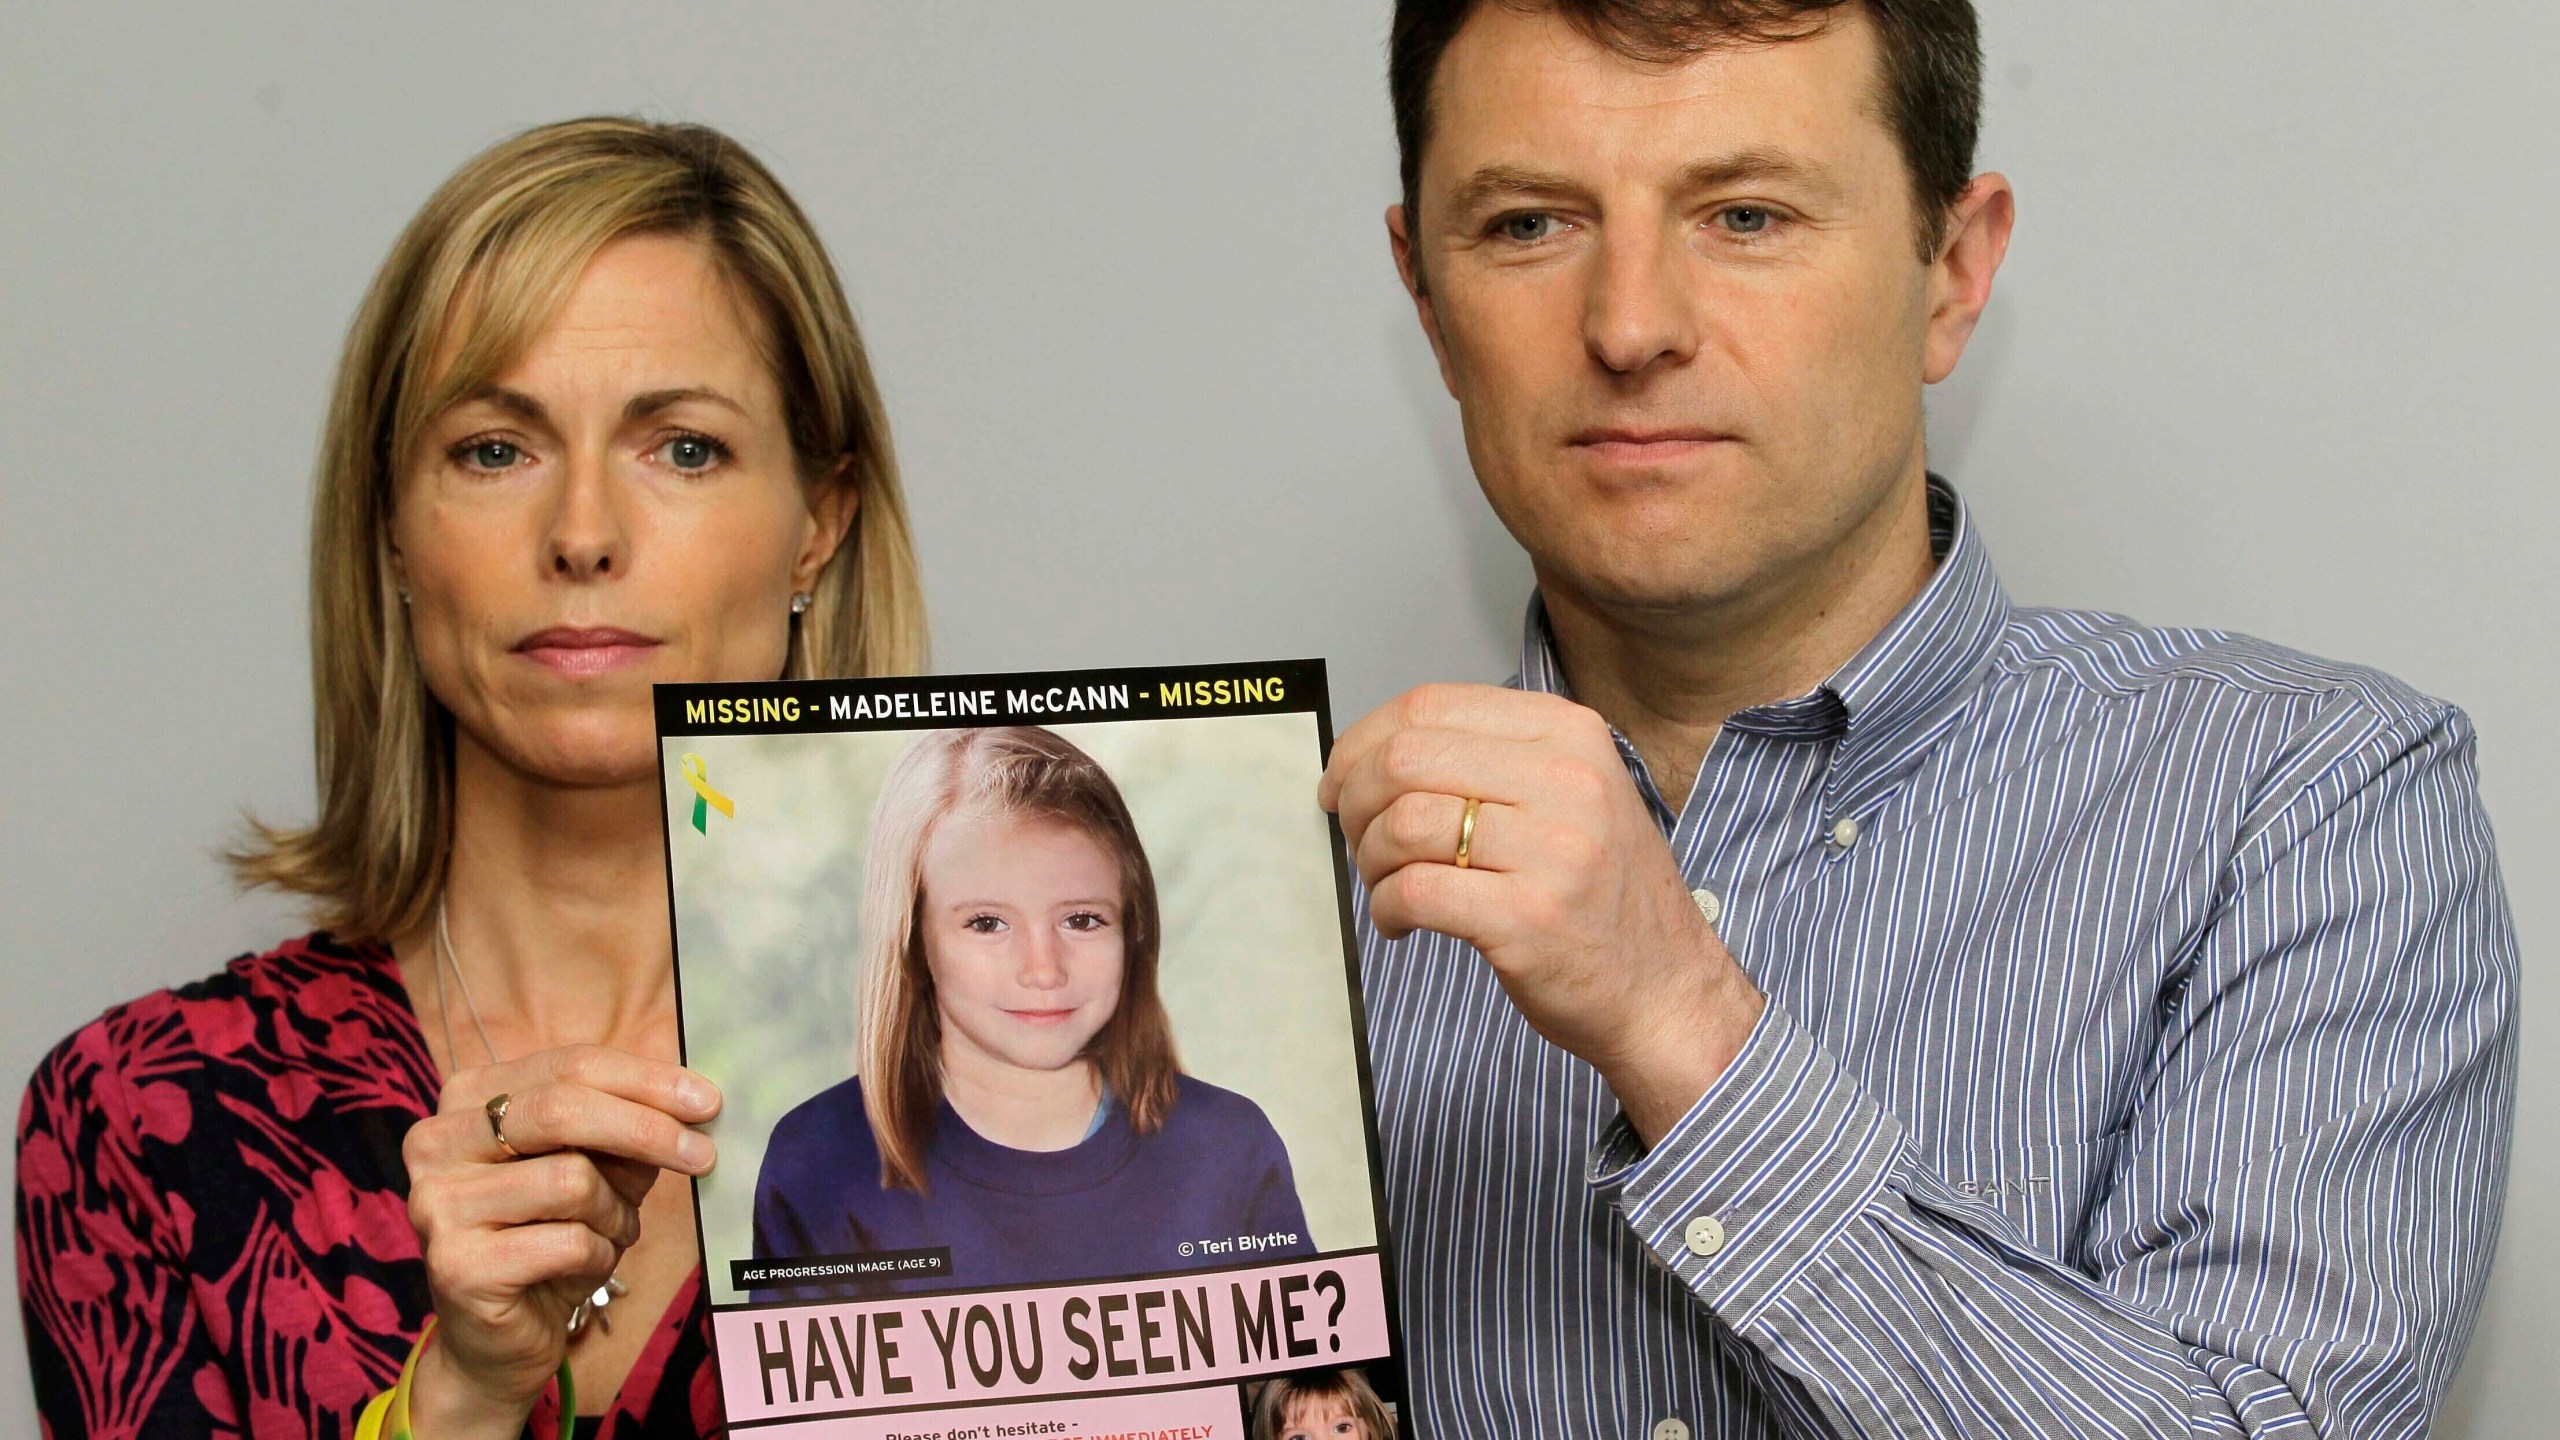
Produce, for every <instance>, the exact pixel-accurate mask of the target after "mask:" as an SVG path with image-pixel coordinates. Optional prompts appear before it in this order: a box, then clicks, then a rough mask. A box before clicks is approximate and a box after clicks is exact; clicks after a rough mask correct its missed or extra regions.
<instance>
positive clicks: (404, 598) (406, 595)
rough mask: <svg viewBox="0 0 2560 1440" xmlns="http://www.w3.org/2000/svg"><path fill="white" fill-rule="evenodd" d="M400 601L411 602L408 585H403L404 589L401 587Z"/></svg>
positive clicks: (403, 602)
mask: <svg viewBox="0 0 2560 1440" xmlns="http://www.w3.org/2000/svg"><path fill="white" fill-rule="evenodd" d="M400 603H401V604H403V605H406V604H408V603H409V591H408V589H407V587H405V586H404V587H402V589H401V591H400Z"/></svg>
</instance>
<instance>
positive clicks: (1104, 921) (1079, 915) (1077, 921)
mask: <svg viewBox="0 0 2560 1440" xmlns="http://www.w3.org/2000/svg"><path fill="white" fill-rule="evenodd" d="M1110 923H1111V921H1110V920H1109V919H1108V918H1107V917H1105V916H1102V915H1099V914H1096V913H1095V912H1093V911H1091V910H1079V911H1077V912H1076V913H1074V914H1073V915H1070V916H1068V917H1067V928H1068V929H1070V930H1100V929H1102V928H1103V927H1104V926H1106V925H1109V924H1110Z"/></svg>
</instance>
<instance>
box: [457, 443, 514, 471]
mask: <svg viewBox="0 0 2560 1440" xmlns="http://www.w3.org/2000/svg"><path fill="white" fill-rule="evenodd" d="M454 458H455V459H456V460H459V461H460V462H462V463H463V464H465V465H468V466H470V467H471V468H472V469H474V470H505V469H507V468H509V467H511V466H514V465H519V464H522V463H523V461H524V451H523V450H521V449H518V448H517V447H516V445H515V444H514V443H513V442H512V441H507V440H466V441H464V442H463V443H462V444H461V445H459V446H457V447H455V450H454Z"/></svg>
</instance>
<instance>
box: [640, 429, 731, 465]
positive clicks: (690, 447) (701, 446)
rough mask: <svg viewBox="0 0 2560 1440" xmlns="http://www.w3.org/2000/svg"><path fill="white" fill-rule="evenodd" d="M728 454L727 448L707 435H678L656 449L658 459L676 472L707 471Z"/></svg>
mask: <svg viewBox="0 0 2560 1440" xmlns="http://www.w3.org/2000/svg"><path fill="white" fill-rule="evenodd" d="M728 454H729V450H728V447H727V446H725V445H723V444H721V443H720V442H719V441H717V440H714V439H712V438H711V437H710V436H708V435H678V436H677V437H675V438H674V439H672V440H669V441H668V442H667V443H666V444H664V445H661V446H659V447H658V458H659V459H661V460H663V461H665V462H666V463H667V464H668V465H669V466H671V467H673V468H675V469H677V470H708V469H710V468H711V467H712V466H714V465H716V464H718V463H720V462H721V461H722V460H725V459H727V458H728Z"/></svg>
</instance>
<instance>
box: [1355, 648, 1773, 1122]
mask: <svg viewBox="0 0 2560 1440" xmlns="http://www.w3.org/2000/svg"><path fill="white" fill-rule="evenodd" d="M1317 798H1318V800H1319V802H1320V803H1322V804H1323V805H1324V807H1325V808H1326V809H1328V810H1332V811H1334V812H1335V813H1336V814H1338V815H1340V816H1341V817H1342V829H1343V834H1344V837H1345V838H1346V839H1347V840H1348V841H1349V842H1350V846H1351V854H1352V858H1353V861H1354V862H1355V863H1356V864H1357V865H1358V866H1359V868H1360V876H1361V879H1363V880H1364V881H1366V882H1367V883H1368V886H1369V911H1370V918H1371V920H1372V921H1373V922H1374V923H1375V924H1376V925H1377V927H1378V930H1379V932H1380V933H1381V934H1384V935H1386V936H1387V937H1388V938H1390V939H1395V938H1399V937H1401V936H1403V935H1405V934H1406V933H1408V932H1410V931H1414V930H1436V931H1438V932H1440V933H1441V934H1444V935H1451V936H1455V937H1456V938H1458V939H1460V940H1464V941H1466V942H1467V943H1468V944H1470V945H1473V946H1474V947H1475V948H1476V949H1477V950H1478V951H1479V952H1481V953H1482V954H1483V955H1484V957H1485V959H1486V960H1487V961H1489V962H1491V964H1492V965H1493V969H1494V974H1495V976H1496V977H1497V978H1498V979H1499V980H1500V981H1501V982H1502V988H1503V990H1504V992H1505V993H1507V994H1508V995H1509V996H1510V997H1511V1003H1512V1004H1513V1005H1515V1006H1517V1007H1519V1010H1520V1013H1521V1015H1522V1016H1524V1017H1525V1018H1526V1019H1527V1020H1528V1022H1529V1024H1530V1025H1531V1026H1532V1027H1534V1028H1535V1029H1536V1030H1537V1032H1538V1033H1539V1034H1541V1035H1543V1036H1545V1037H1546V1038H1547V1039H1548V1040H1550V1041H1552V1042H1554V1043H1555V1044H1556V1045H1558V1046H1560V1047H1562V1048H1564V1049H1566V1050H1569V1051H1571V1052H1572V1053H1574V1054H1576V1055H1579V1056H1581V1057H1582V1058H1583V1059H1584V1060H1586V1061H1588V1062H1590V1064H1591V1066H1592V1067H1593V1068H1594V1069H1596V1070H1598V1071H1599V1072H1600V1074H1601V1077H1602V1078H1603V1079H1604V1080H1606V1081H1607V1082H1608V1083H1609V1087H1610V1089H1611V1090H1612V1091H1614V1092H1615V1093H1616V1094H1617V1097H1618V1103H1619V1104H1620V1105H1621V1106H1622V1107H1623V1108H1624V1109H1625V1110H1626V1112H1627V1118H1628V1120H1629V1121H1631V1122H1632V1123H1633V1124H1634V1125H1635V1127H1636V1132H1637V1133H1638V1134H1639V1135H1641V1136H1643V1137H1644V1139H1645V1141H1646V1143H1648V1144H1651V1143H1652V1142H1654V1141H1657V1140H1659V1139H1660V1138H1661V1137H1662V1134H1663V1132H1664V1131H1666V1130H1668V1129H1669V1128H1670V1127H1671V1125H1672V1124H1673V1123H1674V1122H1676V1121H1677V1120H1678V1119H1679V1118H1680V1116H1681V1115H1682V1114H1684V1113H1685V1112H1686V1111H1687V1110H1688V1109H1689V1107H1690V1106H1691V1105H1694V1104H1696V1103H1697V1100H1698V1097H1699V1096H1701V1095H1704V1094H1705V1093H1706V1091H1707V1088H1708V1087H1709V1086H1711V1085H1713V1084H1714V1083H1715V1081H1716V1078H1717V1077H1718V1076H1720V1075H1722V1074H1723V1073H1724V1070H1725V1067H1726V1066H1727V1065H1730V1064H1731V1063H1732V1062H1733V1057H1734V1056H1735V1055H1737V1054H1739V1053H1740V1052H1741V1049H1742V1045H1743V1042H1744V1041H1745V1040H1746V1039H1748V1038H1749V1036H1750V1034H1751V1027H1752V1026H1753V1025H1754V1024H1755V1023H1756V1022H1757V1021H1758V1020H1759V1018H1760V1012H1761V1009H1762V1007H1763V1004H1764V1002H1763V1000H1762V998H1761V996H1760V992H1759V991H1758V989H1757V988H1755V987H1754V986H1753V985H1752V984H1751V981H1750V977H1748V976H1746V975H1744V974H1743V973H1742V969H1741V967H1740V966H1738V965H1736V964H1735V963H1734V960H1733V955H1732V953H1731V952H1729V951H1727V950H1726V949H1725V948H1724V942H1723V941H1722V940H1720V939H1718V938H1717V937H1716V933H1715V931H1714V930H1713V929H1712V928H1711V927H1709V926H1708V924H1707V922H1706V917H1705V916H1703V915H1701V914H1699V913H1698V907H1697V904H1696V902H1695V901H1693V900H1692V899H1691V898H1690V895H1689V888H1688V885H1687V883H1686V882H1685V881H1684V880H1683V879H1682V878H1681V875H1680V871H1679V867H1678V865H1677V864H1675V863H1674V862H1673V860H1672V857H1671V847H1670V846H1668V845H1666V844H1664V843H1663V839H1662V832H1661V831H1660V830H1659V829H1657V828H1656V827H1655V825H1654V822H1653V818H1652V816H1651V815H1650V814H1649V813H1648V812H1647V810H1646V808H1645V803H1644V798H1643V796H1641V795H1639V794H1638V793H1637V791H1636V787H1635V782H1634V780H1633V779H1631V778H1630V777H1629V776H1628V774H1627V769H1626V764H1625V762H1624V761H1622V760H1621V759H1620V758H1619V755H1618V749H1617V745H1616V742H1615V741H1613V740H1612V739H1611V738H1610V734H1609V726H1608V723H1607V722H1606V721H1604V720H1602V719H1601V718H1600V717H1599V715H1598V714H1596V713H1594V712H1593V711H1591V710H1588V709H1585V708H1583V707H1582V706H1579V705H1576V704H1574V703H1572V702H1571V701H1568V700H1563V699H1560V698H1558V697H1556V696H1552V695H1539V694H1531V693H1526V692H1522V691H1517V690H1504V689H1497V688H1494V687H1492V686H1485V685H1426V686H1424V687H1423V688H1421V689H1419V690H1412V691H1408V692H1406V693H1405V694H1403V695H1401V696H1399V697H1397V698H1396V699H1394V700H1392V701H1389V702H1388V703H1387V704H1386V705H1384V706H1382V707H1380V708H1379V709H1378V710H1377V711H1376V712H1374V713H1373V714H1371V715H1369V716H1368V717H1367V718H1365V719H1363V720H1361V721H1360V723H1358V724H1357V725H1354V726H1352V727H1351V728H1350V729H1349V730H1347V731H1345V732H1343V735H1342V738H1341V739H1340V741H1338V742H1337V743H1336V744H1335V746H1334V749H1333V763H1332V764H1331V765H1330V766H1328V767H1326V770H1325V775H1324V781H1323V783H1322V785H1321V786H1320V787H1319V790H1318V796H1317ZM1470 798H1472V799H1475V800H1477V801H1479V802H1481V803H1480V804H1479V806H1478V808H1477V811H1476V825H1475V836H1474V839H1473V841H1472V843H1471V844H1470V846H1469V853H1468V860H1469V866H1468V868H1467V869H1464V870H1461V869H1459V868H1458V867H1457V864H1456V863H1455V862H1456V858H1457V848H1458V831H1459V827H1460V825H1461V824H1462V823H1463V821H1464V819H1465V815H1466V803H1467V801H1468V800H1469V799H1470Z"/></svg>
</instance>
